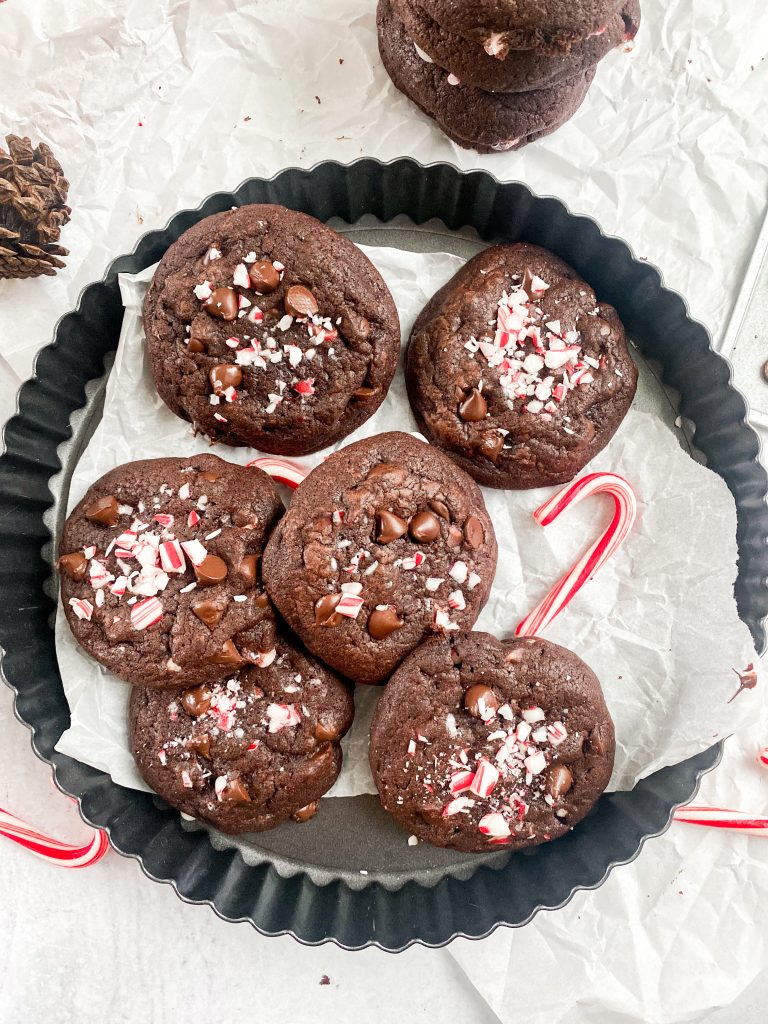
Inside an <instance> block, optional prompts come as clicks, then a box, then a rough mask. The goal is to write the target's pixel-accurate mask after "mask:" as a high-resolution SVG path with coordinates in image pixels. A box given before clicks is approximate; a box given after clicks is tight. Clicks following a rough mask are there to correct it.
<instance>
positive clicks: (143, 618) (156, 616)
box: [131, 597, 163, 630]
mask: <svg viewBox="0 0 768 1024" xmlns="http://www.w3.org/2000/svg"><path fill="white" fill-rule="evenodd" d="M162 617H163V606H162V604H161V603H160V602H159V601H158V599H157V598H156V597H148V598H146V600H144V601H139V603H138V604H135V605H134V606H133V607H132V608H131V625H132V626H133V628H134V629H137V630H138V629H148V628H149V627H150V626H154V625H155V623H156V622H159V621H160V619H162Z"/></svg>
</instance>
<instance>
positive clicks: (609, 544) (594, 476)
mask: <svg viewBox="0 0 768 1024" xmlns="http://www.w3.org/2000/svg"><path fill="white" fill-rule="evenodd" d="M593 494H608V495H610V496H611V498H613V502H614V513H613V518H612V519H611V522H610V523H609V525H608V527H607V528H606V530H605V531H604V533H603V534H602V536H601V537H599V538H598V539H597V540H596V541H595V543H594V544H593V545H592V546H591V547H590V548H589V549H588V550H587V551H585V552H584V554H583V555H582V556H581V558H579V560H578V561H577V562H576V563H575V565H574V566H573V567H572V568H571V569H569V570H568V572H567V573H566V574H565V576H563V578H562V579H561V580H560V582H559V583H556V584H555V586H554V587H553V588H552V590H550V592H549V593H548V594H547V596H546V597H545V598H544V600H543V601H541V602H540V603H539V604H538V605H536V607H535V608H534V609H533V611H532V612H530V614H528V615H526V617H525V618H524V619H523V620H522V622H521V623H520V625H519V626H518V627H517V629H516V630H515V635H516V636H535V635H536V634H538V633H540V632H541V631H542V630H543V629H545V628H546V627H547V626H548V625H549V624H550V622H552V620H553V619H555V618H556V617H557V616H558V615H559V614H560V612H561V611H562V610H563V608H565V606H566V605H567V604H568V603H569V602H570V601H571V600H572V598H574V597H575V596H576V594H577V593H578V591H579V590H580V589H581V588H582V587H583V586H584V584H585V583H586V582H587V581H588V580H589V579H591V578H592V576H594V574H595V573H596V572H597V570H598V569H599V568H600V567H601V566H602V565H604V564H605V563H606V562H607V561H608V559H609V558H610V557H611V556H612V555H613V554H615V553H616V551H617V550H618V548H619V547H620V546H621V544H622V543H623V542H624V540H625V538H626V536H627V534H628V533H629V531H630V530H631V529H632V524H633V523H634V521H635V517H636V515H637V499H636V498H635V492H634V491H633V490H632V488H631V487H630V485H629V484H628V483H627V481H626V480H625V479H624V478H623V477H620V476H618V475H617V474H615V473H589V474H588V475H587V476H583V477H582V478H581V479H580V480H575V481H574V482H573V483H571V484H568V485H567V486H566V487H564V488H563V489H562V490H560V491H558V492H557V494H555V495H553V497H551V498H550V499H549V500H548V501H545V502H544V504H543V505H540V506H539V507H538V508H537V509H536V511H535V512H534V513H533V518H534V519H535V520H536V522H537V523H538V524H539V525H540V526H549V524H550V523H552V522H554V521H555V519H557V517H558V516H559V515H560V513H561V512H563V511H565V509H567V508H569V507H570V506H571V505H575V504H577V503H578V502H579V501H582V500H583V499H584V498H588V497H590V496H591V495H593Z"/></svg>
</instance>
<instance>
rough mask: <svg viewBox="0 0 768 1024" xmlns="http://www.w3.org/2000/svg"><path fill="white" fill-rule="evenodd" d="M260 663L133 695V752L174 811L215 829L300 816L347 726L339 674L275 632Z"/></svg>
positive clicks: (329, 780)
mask: <svg viewBox="0 0 768 1024" xmlns="http://www.w3.org/2000/svg"><path fill="white" fill-rule="evenodd" d="M275 646H276V651H275V652H273V655H272V659H271V660H270V661H269V662H265V664H264V666H263V667H262V668H247V669H242V670H241V671H240V672H239V673H237V674H236V675H234V676H231V677H230V678H228V679H227V680H226V681H224V680H222V681H219V682H216V683H211V684H203V685H202V686H195V687H192V688H189V689H185V690H176V691H174V692H173V693H169V692H168V691H167V690H166V691H161V690H151V689H147V688H145V687H136V688H135V689H134V691H133V693H132V694H131V704H130V727H131V750H132V752H133V756H134V757H135V759H136V764H137V766H138V768H139V771H140V772H141V774H142V777H143V778H144V779H145V781H146V782H147V783H149V785H150V786H151V787H152V789H154V791H155V792H156V793H159V794H160V796H162V797H163V798H164V799H165V800H167V801H168V803H169V804H171V805H172V806H173V807H177V808H178V809H179V810H180V811H184V813H185V814H191V815H192V816H193V817H195V818H200V819H202V820H203V821H207V822H210V824H211V825H214V826H215V827H216V828H218V829H221V831H222V832H261V831H263V830H264V829H269V828H274V827H275V825H279V824H280V822H282V821H286V820H287V819H288V818H290V817H293V818H295V819H296V820H297V821H307V820H308V819H309V818H311V817H312V816H313V815H314V813H315V811H316V810H317V801H318V800H319V799H320V797H321V796H322V795H323V793H325V792H327V791H328V790H329V789H330V787H331V786H332V785H333V783H334V782H335V781H336V777H337V776H338V774H339V772H340V771H341V760H342V754H341V747H340V746H339V740H340V738H341V737H342V736H343V735H344V733H345V732H346V731H347V729H349V727H350V725H351V724H352V718H353V715H354V704H353V702H352V696H351V694H350V692H349V690H348V689H347V687H346V686H345V685H344V683H342V682H341V680H340V679H338V678H337V677H336V676H335V675H333V673H332V672H329V671H328V669H326V668H324V667H323V666H322V665H320V664H319V662H317V661H316V660H315V659H314V658H311V657H309V656H308V655H307V654H305V653H304V652H302V651H301V650H299V649H298V648H297V647H296V646H295V645H294V644H293V643H292V642H289V641H288V640H287V639H285V638H284V637H282V636H279V637H278V639H277V641H276V644H275Z"/></svg>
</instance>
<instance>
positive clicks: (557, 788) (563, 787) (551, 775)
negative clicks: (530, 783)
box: [547, 764, 573, 800]
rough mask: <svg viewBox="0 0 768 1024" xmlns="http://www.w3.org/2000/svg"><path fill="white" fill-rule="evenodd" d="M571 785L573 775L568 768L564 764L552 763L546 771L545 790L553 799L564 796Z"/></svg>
mask: <svg viewBox="0 0 768 1024" xmlns="http://www.w3.org/2000/svg"><path fill="white" fill-rule="evenodd" d="M572 785H573V775H571V771H570V768H566V766H565V765H564V764H553V765H552V767H551V768H550V769H549V771H548V772H547V791H548V792H549V795H550V796H551V797H552V798H553V799H554V800H559V799H560V797H561V796H565V794H566V793H567V792H568V790H569V789H570V788H571V786H572Z"/></svg>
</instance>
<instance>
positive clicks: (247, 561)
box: [237, 555, 259, 587]
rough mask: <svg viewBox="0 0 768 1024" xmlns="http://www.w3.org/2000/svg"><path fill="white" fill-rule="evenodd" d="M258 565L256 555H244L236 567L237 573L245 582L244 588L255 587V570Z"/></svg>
mask: <svg viewBox="0 0 768 1024" xmlns="http://www.w3.org/2000/svg"><path fill="white" fill-rule="evenodd" d="M258 565H259V556H258V555H246V556H245V558H244V559H243V560H242V562H241V563H240V565H238V567H237V571H238V572H239V573H240V575H241V576H242V577H243V579H244V580H245V585H246V587H253V586H255V585H256V570H257V568H258Z"/></svg>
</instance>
